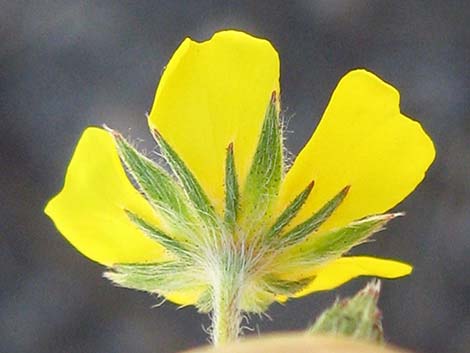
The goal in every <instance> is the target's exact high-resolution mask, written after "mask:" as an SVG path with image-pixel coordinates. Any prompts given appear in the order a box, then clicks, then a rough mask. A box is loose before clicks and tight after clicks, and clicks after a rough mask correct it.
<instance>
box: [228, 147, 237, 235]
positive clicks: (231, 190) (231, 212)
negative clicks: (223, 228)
mask: <svg viewBox="0 0 470 353" xmlns="http://www.w3.org/2000/svg"><path fill="white" fill-rule="evenodd" d="M238 199H239V191H238V181H237V174H236V171H235V160H234V158H233V143H231V144H230V145H229V146H228V148H227V157H226V160H225V223H226V224H227V226H228V228H229V229H230V230H231V231H232V232H233V230H234V227H235V223H236V221H237V214H238V201H239V200H238Z"/></svg>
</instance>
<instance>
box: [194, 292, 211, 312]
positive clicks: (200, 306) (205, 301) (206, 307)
mask: <svg viewBox="0 0 470 353" xmlns="http://www.w3.org/2000/svg"><path fill="white" fill-rule="evenodd" d="M212 304H213V294H212V290H211V288H210V287H209V288H207V289H206V290H205V291H204V292H203V293H202V294H201V296H200V297H199V299H198V301H197V302H196V304H195V306H196V308H197V310H198V311H199V312H200V313H205V314H207V313H210V312H211V310H212Z"/></svg>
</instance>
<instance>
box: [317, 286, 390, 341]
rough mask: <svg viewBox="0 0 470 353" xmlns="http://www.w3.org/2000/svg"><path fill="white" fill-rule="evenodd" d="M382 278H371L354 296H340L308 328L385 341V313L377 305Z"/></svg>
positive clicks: (320, 331) (318, 332) (368, 339)
mask: <svg viewBox="0 0 470 353" xmlns="http://www.w3.org/2000/svg"><path fill="white" fill-rule="evenodd" d="M379 295H380V281H378V280H373V281H370V282H369V283H368V284H367V285H366V287H365V288H364V289H362V290H361V291H359V292H358V293H357V294H356V295H355V296H354V297H352V298H347V299H343V300H337V301H336V302H335V303H334V304H333V306H331V307H330V308H328V309H327V310H325V311H324V312H323V313H322V314H321V315H320V316H319V317H318V318H317V320H316V321H315V323H314V324H313V325H312V326H311V327H310V328H309V329H308V333H309V334H312V335H313V334H330V335H338V336H347V337H352V338H357V339H361V340H367V341H374V342H383V340H384V335H383V329H382V313H381V312H380V310H379V309H378V307H377V302H378V299H379Z"/></svg>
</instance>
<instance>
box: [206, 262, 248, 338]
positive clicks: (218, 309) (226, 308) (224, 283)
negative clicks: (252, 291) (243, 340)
mask: <svg viewBox="0 0 470 353" xmlns="http://www.w3.org/2000/svg"><path fill="white" fill-rule="evenodd" d="M224 267H225V268H223V269H222V271H220V275H219V276H216V278H217V279H216V280H215V281H214V284H213V288H212V290H213V311H212V343H213V344H214V345H216V346H217V345H221V344H225V343H228V342H232V341H235V340H237V338H238V336H239V334H240V325H241V321H242V312H241V308H240V297H241V287H242V284H243V277H242V276H243V275H242V271H236V270H235V268H234V267H232V266H224Z"/></svg>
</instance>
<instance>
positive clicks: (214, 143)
mask: <svg viewBox="0 0 470 353" xmlns="http://www.w3.org/2000/svg"><path fill="white" fill-rule="evenodd" d="M273 92H274V93H273ZM279 92H280V90H279V59H278V55H277V52H276V50H275V49H274V48H273V47H272V45H271V44H270V43H269V42H268V41H266V40H262V39H258V38H254V37H252V36H250V35H248V34H245V33H242V32H237V31H223V32H219V33H217V34H215V35H214V36H213V38H212V39H210V40H209V41H206V42H203V43H197V42H194V41H192V40H190V39H186V40H184V41H183V43H182V44H181V45H180V47H179V48H178V49H177V50H176V52H175V53H174V55H173V57H172V58H171V60H170V62H169V64H168V66H167V68H166V70H165V72H164V74H163V76H162V78H161V80H160V84H159V86H158V89H157V92H156V97H155V102H154V105H153V107H152V110H151V113H150V115H149V118H148V121H149V125H150V129H151V131H152V133H153V135H154V137H155V139H156V140H157V142H158V144H159V147H160V151H161V154H162V155H163V156H164V158H165V159H166V160H167V162H168V164H169V166H170V167H171V168H172V170H173V175H170V174H168V173H167V172H166V170H165V169H164V168H162V167H160V166H158V165H156V164H155V163H153V162H152V161H150V160H149V159H147V158H145V157H143V156H142V155H140V154H139V153H138V152H137V151H136V150H135V149H134V148H133V147H132V146H131V145H130V144H129V143H127V142H126V141H125V139H124V138H123V137H122V136H121V135H120V134H119V133H117V132H115V131H112V130H109V129H101V128H96V127H90V128H88V129H86V130H85V132H84V133H83V136H82V137H81V139H80V141H79V143H78V146H77V148H76V150H75V153H74V155H73V157H72V160H71V162H70V165H69V167H68V170H67V174H66V177H65V184H64V187H63V189H62V191H61V192H60V193H59V194H58V195H57V196H55V197H54V198H53V199H52V200H51V201H50V202H49V204H48V205H47V207H46V210H45V212H46V213H47V214H48V215H49V216H50V217H51V218H52V219H53V221H54V223H55V225H56V227H57V228H58V229H59V231H60V232H61V233H62V234H63V235H64V236H65V237H66V238H67V239H68V240H69V241H70V243H71V244H72V245H73V246H75V247H76V248H77V249H78V250H79V251H80V252H81V253H82V254H84V255H85V256H87V257H89V258H90V259H92V260H94V261H97V262H99V263H101V264H104V265H106V266H108V267H109V268H110V270H109V271H108V272H107V276H108V277H109V278H111V279H112V280H113V281H115V282H116V283H117V284H119V285H122V286H126V287H131V288H137V289H141V290H146V291H150V292H153V293H157V294H159V295H163V296H165V297H166V298H168V299H169V300H171V301H173V302H175V303H178V304H181V305H196V306H197V307H198V308H199V309H200V310H202V311H209V310H214V311H216V312H217V310H219V311H220V310H223V309H222V308H221V306H220V305H222V304H220V303H221V301H222V302H223V300H231V301H230V302H231V303H232V304H233V302H234V301H235V303H236V306H237V307H239V308H240V310H245V311H248V312H260V311H263V310H265V309H266V308H267V306H268V305H269V304H270V303H272V302H274V301H284V300H285V299H287V298H288V297H299V296H303V295H306V294H309V293H311V292H315V291H320V290H328V289H333V288H335V287H337V286H339V285H341V284H343V283H345V282H347V281H349V280H351V279H352V278H355V277H358V276H362V275H367V276H379V277H384V278H396V277H400V276H404V275H407V274H409V273H410V272H411V266H409V265H407V264H404V263H401V262H397V261H393V260H387V259H378V258H374V257H365V256H350V257H343V256H342V255H344V254H345V253H347V252H348V251H349V250H350V249H351V248H352V247H353V246H355V245H357V244H359V243H361V242H363V241H364V240H365V239H367V238H368V237H369V236H370V235H371V234H373V233H374V232H377V231H378V230H380V229H382V228H383V226H384V225H385V224H386V223H387V222H388V221H389V220H390V219H392V218H394V217H395V216H397V215H398V214H385V215H383V213H384V212H386V211H387V210H389V209H390V208H392V207H394V206H395V205H396V204H397V203H399V202H400V201H402V200H403V199H404V198H405V197H406V196H407V195H408V194H409V193H410V192H411V191H413V189H414V188H415V187H416V186H417V185H418V184H419V183H420V182H421V180H422V179H423V177H424V174H425V171H426V170H427V168H428V167H429V165H430V164H431V162H432V161H433V159H434V155H435V151H434V147H433V144H432V141H431V140H430V138H429V137H428V136H427V135H426V133H425V132H424V131H423V129H422V128H421V126H420V124H419V123H417V122H416V121H413V120H411V119H410V118H408V117H406V116H405V115H403V114H402V113H400V109H399V94H398V92H397V91H396V90H395V89H394V88H393V87H392V86H390V85H389V84H387V83H385V82H383V81H382V80H381V79H380V78H378V77H377V76H375V75H374V74H372V73H370V72H367V71H365V70H355V71H351V72H349V73H348V74H346V75H345V76H344V77H343V78H342V79H341V81H340V82H339V84H338V86H337V88H336V89H335V91H334V93H333V96H332V98H331V100H330V103H329V104H328V107H327V108H326V111H325V113H324V115H323V118H322V120H321V122H320V124H319V126H318V127H317V129H316V131H315V133H314V134H313V136H312V137H311V139H310V140H309V142H308V143H307V144H306V145H305V147H304V148H303V150H302V151H301V152H300V154H299V155H298V156H297V158H296V159H295V161H294V163H293V164H292V166H291V167H290V168H288V167H287V162H286V157H285V155H284V149H283V145H282V141H283V140H282V129H281V126H280V124H281V123H280V122H279V109H280V104H279V99H278V97H279ZM123 165H124V166H125V167H126V168H127V169H126V170H127V173H126V170H125V169H124V167H123ZM131 180H132V182H131ZM133 183H134V184H133ZM134 185H136V187H134ZM230 293H235V294H233V295H232V294H230ZM229 296H232V297H231V298H229V299H227V297H229ZM218 305H219V306H218Z"/></svg>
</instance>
